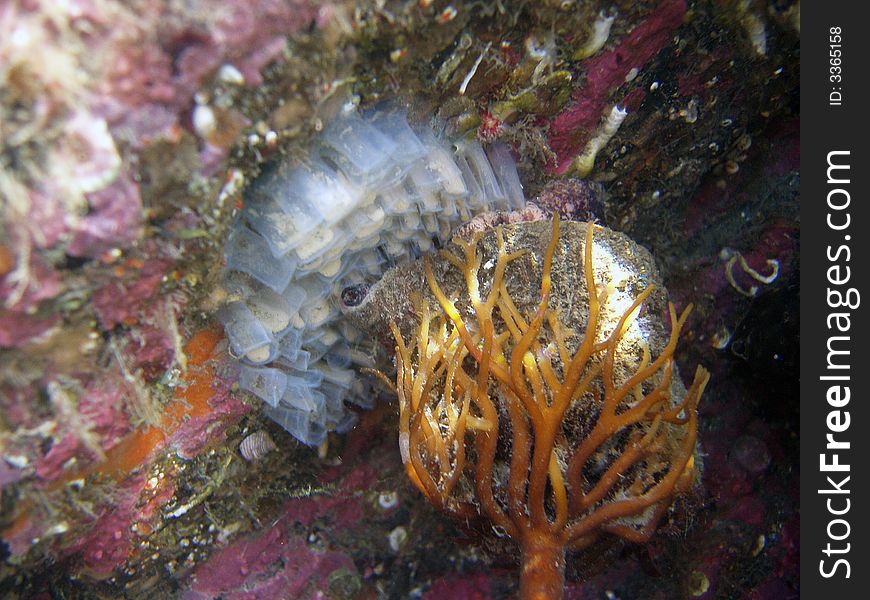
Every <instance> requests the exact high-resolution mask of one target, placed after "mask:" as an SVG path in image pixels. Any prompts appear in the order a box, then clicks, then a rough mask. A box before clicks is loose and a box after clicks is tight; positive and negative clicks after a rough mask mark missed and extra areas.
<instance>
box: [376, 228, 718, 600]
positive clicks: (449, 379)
mask: <svg viewBox="0 0 870 600" xmlns="http://www.w3.org/2000/svg"><path fill="white" fill-rule="evenodd" d="M593 229H594V227H593V226H592V225H591V224H589V225H587V227H586V239H585V248H584V251H583V270H584V272H583V278H584V279H585V284H586V289H587V290H588V297H589V314H588V319H587V324H586V331H585V334H584V335H582V336H581V337H580V341H579V343H578V344H577V347H576V349H573V351H572V350H571V349H569V345H568V343H567V342H566V339H567V338H568V337H569V333H568V331H567V330H566V328H565V327H564V326H563V324H562V323H561V322H560V318H559V315H558V314H555V311H553V310H550V309H549V304H550V293H551V287H552V283H551V279H550V276H551V270H552V263H553V256H554V253H555V252H556V249H557V246H558V242H559V230H560V223H559V221H558V220H554V222H553V233H552V237H551V239H550V242H549V245H548V247H547V249H546V253H545V256H544V264H543V276H542V279H541V285H540V300H539V303H538V305H537V309H536V310H535V311H534V312H533V313H532V314H527V315H524V314H521V312H520V310H519V309H518V308H517V306H516V305H515V304H514V301H513V300H512V299H511V296H510V295H509V293H508V286H507V283H506V279H505V272H506V269H507V268H508V266H509V265H510V263H511V262H512V261H514V260H516V259H517V258H518V257H519V256H521V255H523V254H524V253H522V252H515V253H508V252H506V251H505V242H504V238H503V233H502V231H501V230H500V229H499V230H498V231H497V232H496V236H497V244H498V258H497V261H496V263H495V265H494V269H492V271H491V272H492V280H491V285H489V286H488V288H489V291H488V294H487V295H486V297H482V296H481V292H480V283H479V280H478V272H479V269H480V263H481V258H480V256H479V255H478V242H479V240H480V235H479V234H478V236H477V237H475V238H474V239H472V240H471V241H469V242H465V241H462V240H454V241H455V242H456V243H457V244H458V245H459V246H460V248H461V250H462V252H463V253H464V256H461V257H460V256H456V255H454V254H451V253H449V252H446V251H445V252H443V253H442V254H443V256H444V258H445V259H447V260H448V261H449V262H450V263H451V264H452V265H453V266H455V267H456V268H457V269H459V270H460V271H461V272H462V273H463V274H464V278H465V282H466V287H467V293H468V305H469V307H468V308H467V310H465V311H464V312H466V313H468V314H469V315H470V316H469V317H464V316H463V314H461V313H460V310H459V309H457V306H456V304H455V303H454V301H452V300H451V299H449V298H448V297H447V296H446V295H445V294H444V292H443V291H442V289H441V287H440V286H439V283H438V281H436V278H435V276H434V274H433V270H432V268H431V265H430V264H429V262H428V261H427V262H426V263H425V273H426V278H427V281H428V284H429V287H430V289H431V291H432V294H433V295H434V296H435V298H436V299H437V302H438V305H439V307H440V311H436V312H435V314H433V311H432V309H431V308H430V306H429V303H427V302H426V301H425V300H424V299H423V298H418V299H417V302H416V306H417V308H418V310H417V312H418V316H419V321H420V322H419V326H418V327H417V328H416V332H415V334H414V336H413V338H412V339H411V340H409V341H408V342H407V343H406V342H405V340H404V339H403V336H402V335H401V333H400V331H399V329H398V327H397V326H396V324H395V323H391V327H392V331H393V335H394V336H395V339H396V344H397V347H396V367H397V377H396V392H397V395H398V399H399V408H400V425H399V445H400V449H401V454H402V461H403V463H404V465H405V469H406V471H407V473H408V476H409V477H410V479H411V481H412V482H413V483H414V484H415V485H416V486H417V488H419V489H420V491H421V492H422V493H423V494H424V495H425V496H426V497H427V498H428V499H429V500H430V501H431V502H432V503H433V504H434V505H435V506H436V507H437V508H439V509H441V510H444V511H446V512H448V513H452V514H455V515H457V516H460V517H470V516H474V515H477V514H481V515H483V516H484V517H486V518H487V519H489V520H490V521H491V522H492V524H493V525H494V526H495V527H496V528H498V529H500V530H503V531H504V532H505V533H506V534H508V535H509V536H511V537H512V538H514V539H515V540H517V542H518V543H519V544H520V546H521V548H522V550H523V575H522V579H521V595H522V596H523V597H525V598H545V597H546V598H558V597H561V588H562V585H563V571H564V555H565V549H566V548H569V547H570V548H581V547H584V546H586V545H588V544H590V543H591V542H593V541H594V540H595V539H596V538H597V537H598V536H600V535H601V534H603V533H607V534H612V535H616V536H619V537H622V538H624V539H626V540H630V541H634V542H640V541H645V540H647V539H649V537H650V536H651V535H652V533H653V532H654V530H655V528H656V526H657V524H658V521H659V519H660V518H661V516H662V515H663V514H664V513H665V511H666V510H667V508H668V507H669V506H670V504H671V501H672V500H673V498H674V496H675V495H676V494H678V493H680V492H682V491H685V490H686V489H687V488H688V486H689V485H691V482H692V479H693V476H694V472H695V467H694V460H693V455H694V450H695V440H696V435H697V419H698V410H697V409H698V402H699V399H700V397H701V394H702V392H703V390H704V386H705V385H706V383H707V381H708V379H709V374H708V373H707V371H706V370H704V369H703V368H701V367H699V368H698V369H697V371H696V373H695V378H694V382H693V383H692V385H691V387H690V388H689V390H688V392H687V393H686V395H685V396H684V397H683V398H682V399H681V400H679V401H673V400H672V399H671V389H672V381H671V380H672V373H673V369H674V366H673V355H674V349H675V347H676V344H677V339H678V338H679V335H680V331H681V330H682V328H683V326H684V324H685V322H686V319H687V317H688V315H689V311H690V310H691V306H689V307H688V308H687V309H686V310H685V311H684V312H683V313H682V314H681V315H679V316H677V314H676V311H675V309H674V306H673V305H672V304H669V311H670V323H671V332H670V338H669V341H668V342H667V344H666V345H665V347H664V350H663V351H662V352H661V353H660V354H659V356H657V357H655V358H653V357H651V356H650V352H649V350H648V349H647V348H646V347H644V350H643V356H642V357H641V358H640V362H639V367H638V368H637V369H636V371H635V372H634V373H633V374H632V373H629V374H628V375H625V374H624V373H622V374H621V375H619V376H618V377H617V376H616V371H617V370H618V368H617V365H616V361H617V356H618V352H617V347H618V346H619V344H620V342H621V341H622V339H623V337H624V335H625V333H626V331H627V330H628V329H629V327H630V325H631V322H632V321H633V320H634V319H636V318H637V315H638V313H639V311H640V307H641V305H642V304H643V303H644V301H645V300H646V299H647V297H648V296H649V295H650V293H651V291H652V288H651V287H650V288H647V289H646V290H645V291H644V292H643V293H641V294H640V295H639V296H638V297H637V298H636V299H635V301H634V303H633V304H632V305H631V306H629V307H628V308H627V309H626V310H625V312H624V313H623V314H622V316H621V318H620V319H619V321H618V322H617V324H616V326H615V329H614V330H613V332H612V334H610V335H609V337H608V338H607V339H605V340H604V341H600V342H596V336H597V334H598V332H599V327H600V326H601V320H602V314H601V311H602V305H603V304H604V303H605V302H606V299H607V294H606V291H600V289H606V286H605V285H603V284H604V283H605V282H601V283H602V287H601V288H599V287H598V286H597V285H596V282H595V280H594V277H593V267H592V264H593V263H592V246H593V244H592V242H593ZM602 335H603V334H602ZM548 340H549V341H548ZM580 402H584V403H586V404H587V405H588V406H589V407H591V408H590V409H589V410H587V411H586V412H585V413H582V411H580V412H581V413H582V414H587V415H588V417H589V423H587V424H586V425H585V426H584V427H583V428H582V429H583V431H584V432H585V435H584V436H583V437H582V439H578V438H577V437H576V436H572V434H571V433H570V432H569V429H570V427H569V426H568V424H566V423H565V418H566V415H568V416H571V415H573V417H571V418H576V416H577V414H578V411H572V410H571V408H572V405H573V404H575V403H580ZM576 429H577V428H574V431H576ZM499 465H501V467H500V468H499Z"/></svg>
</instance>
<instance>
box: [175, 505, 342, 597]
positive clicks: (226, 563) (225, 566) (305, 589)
mask: <svg viewBox="0 0 870 600" xmlns="http://www.w3.org/2000/svg"><path fill="white" fill-rule="evenodd" d="M337 571H345V572H348V573H351V574H352V573H355V572H356V567H355V566H354V564H353V561H352V560H351V559H350V557H348V556H347V555H345V554H342V553H340V552H333V551H329V550H315V549H312V548H310V547H308V546H307V545H306V543H305V541H304V539H302V538H301V537H298V536H293V535H292V534H291V533H290V531H289V528H288V524H287V523H286V521H280V522H278V523H276V524H275V525H273V526H272V528H271V529H270V530H269V531H268V532H266V533H265V534H264V535H260V536H252V537H249V538H245V539H241V540H238V541H236V542H235V543H233V544H232V545H230V546H228V547H227V548H224V549H223V550H220V551H218V552H217V553H215V554H214V555H213V556H212V557H211V559H210V560H209V561H208V562H207V563H205V564H203V565H201V566H200V567H198V568H197V569H196V571H194V574H193V579H192V581H191V584H190V588H189V589H188V591H187V592H186V593H185V594H184V595H183V596H182V598H183V599H184V600H207V599H211V598H214V597H216V596H220V597H221V598H226V599H227V600H269V599H272V598H316V597H324V598H326V597H328V590H329V583H330V575H332V574H333V573H336V572H337Z"/></svg>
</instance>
